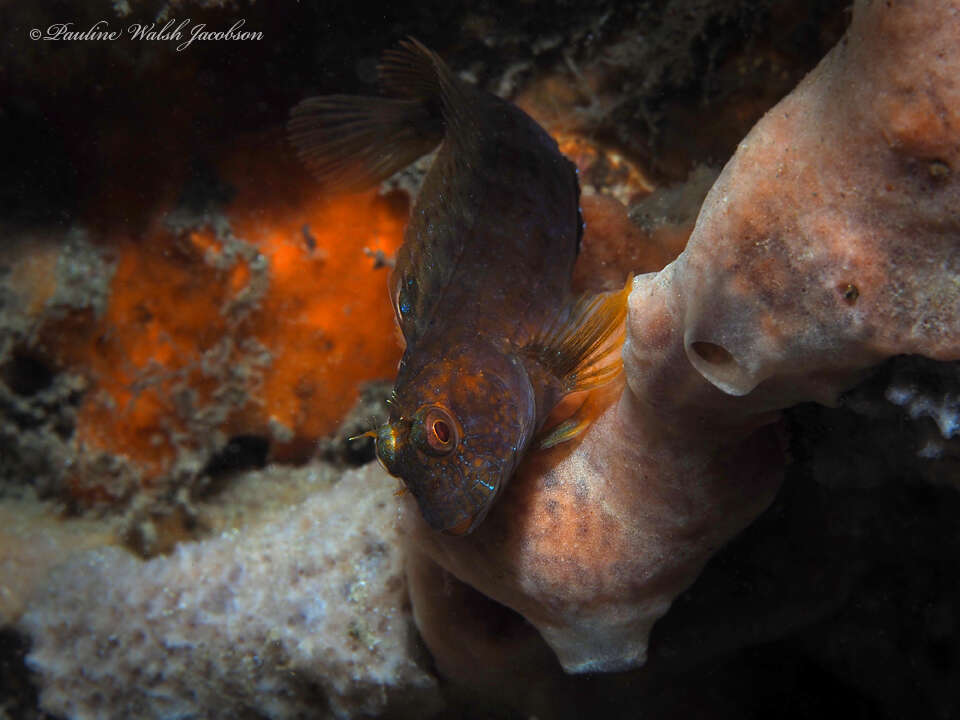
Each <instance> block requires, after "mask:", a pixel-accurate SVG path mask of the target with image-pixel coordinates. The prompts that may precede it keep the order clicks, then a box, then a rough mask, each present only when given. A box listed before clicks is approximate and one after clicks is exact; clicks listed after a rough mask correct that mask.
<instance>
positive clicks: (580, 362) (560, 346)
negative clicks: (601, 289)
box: [525, 276, 633, 393]
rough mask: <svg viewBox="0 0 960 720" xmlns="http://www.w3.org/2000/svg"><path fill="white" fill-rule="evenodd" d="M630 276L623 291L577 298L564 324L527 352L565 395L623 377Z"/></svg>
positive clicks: (559, 324) (553, 328)
mask: <svg viewBox="0 0 960 720" xmlns="http://www.w3.org/2000/svg"><path fill="white" fill-rule="evenodd" d="M632 286H633V276H631V277H630V278H629V279H628V280H627V282H626V284H625V285H624V286H623V289H622V290H619V291H616V292H611V293H601V294H598V295H592V296H583V297H580V298H578V299H576V300H575V301H574V302H573V304H572V307H571V308H570V311H569V313H568V314H567V319H566V321H565V322H561V323H558V324H556V325H554V326H553V327H550V328H548V329H547V330H546V331H545V332H544V333H542V334H541V335H540V336H538V337H537V338H535V339H534V341H533V342H532V343H530V345H529V346H527V348H526V349H525V350H526V352H527V353H528V354H529V355H531V356H533V357H534V358H535V359H536V360H537V361H539V362H540V363H541V364H542V365H543V366H544V367H546V368H547V369H548V370H550V372H552V373H553V374H554V375H555V376H556V377H557V378H558V379H559V380H560V382H561V386H562V388H563V391H564V393H571V392H578V391H580V390H590V389H592V388H595V387H599V386H600V385H604V384H606V383H608V382H610V381H611V380H613V379H614V378H616V377H617V375H619V374H620V371H621V369H622V366H623V363H622V361H621V358H620V355H619V352H618V351H619V350H620V347H621V345H622V344H623V338H624V324H623V323H624V320H625V318H626V316H627V298H628V296H629V295H630V289H631V288H632Z"/></svg>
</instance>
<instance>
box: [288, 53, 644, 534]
mask: <svg viewBox="0 0 960 720" xmlns="http://www.w3.org/2000/svg"><path fill="white" fill-rule="evenodd" d="M380 77H381V81H382V84H383V88H384V90H385V91H386V92H387V93H388V94H389V95H390V97H385V98H367V97H351V96H343V95H334V96H328V97H319V98H311V99H309V100H305V101H303V102H302V103H301V104H300V105H298V106H297V107H296V108H294V110H293V113H292V117H291V120H290V135H291V139H292V141H293V143H294V145H295V146H296V148H297V149H298V151H299V154H300V156H301V157H302V158H303V160H304V161H305V162H306V163H307V164H308V165H309V166H310V167H311V168H312V169H313V170H314V172H315V173H316V174H317V175H318V176H319V178H320V179H321V180H322V181H323V182H324V183H325V184H328V185H329V186H331V187H334V188H338V189H341V190H359V189H362V188H366V187H370V186H373V185H375V184H377V183H379V182H381V181H382V180H384V179H385V178H387V177H389V176H390V175H392V174H393V173H394V172H396V171H398V170H400V169H402V168H403V167H405V166H406V165H408V164H410V163H411V162H413V161H414V160H416V159H417V158H418V157H420V156H421V155H423V154H425V153H427V152H429V151H431V150H433V149H434V148H435V147H436V146H437V145H438V144H439V145H440V150H439V152H438V153H437V155H436V159H435V160H434V162H433V165H432V166H431V168H430V171H429V172H428V174H427V176H426V178H425V180H424V182H423V187H422V189H421V190H420V193H419V196H418V198H417V201H416V204H415V205H414V208H413V211H412V215H411V218H410V221H409V224H408V226H407V229H406V233H405V236H404V245H403V247H402V248H401V249H400V251H399V253H398V254H397V261H396V267H395V268H394V270H393V274H392V276H391V294H392V297H393V303H394V308H395V311H396V315H397V322H398V323H399V326H400V329H401V331H402V334H403V337H404V340H405V341H406V350H405V352H404V355H403V359H402V360H401V362H400V368H399V370H398V373H397V380H396V385H395V388H394V397H393V399H392V402H391V413H390V420H389V422H388V423H387V424H386V425H384V426H383V427H381V428H379V429H378V430H376V431H371V433H370V434H371V435H373V436H375V437H376V444H377V456H378V457H379V458H380V460H381V462H383V464H384V465H385V466H386V468H387V470H388V471H389V472H390V473H391V474H393V475H395V476H398V477H400V478H401V479H402V480H403V481H404V483H405V484H406V486H407V487H408V488H409V489H410V491H411V492H412V493H413V495H414V497H415V498H416V500H417V503H418V504H419V507H420V511H421V512H422V513H423V516H424V518H425V519H426V521H427V522H428V523H429V524H430V526H431V527H433V528H434V529H436V530H442V531H444V532H447V533H451V534H456V535H459V534H464V533H469V532H471V531H472V530H474V529H475V528H476V527H477V526H478V525H479V524H480V522H481V521H482V520H483V519H484V517H485V516H486V515H487V513H488V512H489V510H490V508H491V506H492V505H493V503H494V501H495V500H496V498H497V497H498V495H499V494H500V493H501V492H502V491H503V488H504V487H505V485H506V484H507V482H508V481H509V480H510V478H511V476H512V475H513V474H514V471H515V470H516V469H517V466H518V464H519V463H520V461H521V459H522V458H523V456H524V454H525V453H526V452H527V450H528V449H530V448H531V446H532V445H533V444H534V443H535V442H536V443H538V444H540V445H542V446H545V445H551V444H556V443H557V442H561V441H563V440H565V439H568V438H569V437H572V436H573V435H575V434H576V432H578V431H579V429H580V428H581V427H582V426H583V425H584V422H583V421H582V420H581V419H579V418H576V417H574V418H571V419H569V420H567V421H566V422H564V423H563V424H561V425H560V426H559V427H558V428H556V429H555V430H554V431H553V432H552V433H550V434H549V435H548V436H547V437H541V436H540V435H539V433H540V432H541V428H542V427H543V425H544V422H545V420H546V419H547V416H548V415H549V414H550V412H551V411H552V410H553V409H554V408H555V407H556V405H557V404H558V403H559V401H560V400H561V398H563V396H565V395H567V394H568V393H571V392H574V391H578V390H583V389H587V388H591V387H595V386H597V385H599V384H602V383H604V382H607V381H609V380H611V379H612V378H613V377H614V376H615V375H616V374H617V373H618V372H619V369H620V362H619V358H618V353H617V352H616V351H617V350H618V349H619V339H620V338H621V337H622V335H621V329H622V322H623V318H624V315H625V313H626V297H627V292H628V288H629V283H628V284H627V287H625V288H624V289H623V291H621V292H618V293H614V294H607V295H598V296H594V297H592V298H582V297H581V298H576V297H574V295H573V293H572V291H571V289H570V279H571V273H572V271H573V263H574V260H575V258H576V256H577V251H578V249H579V242H580V236H581V233H582V230H583V224H582V220H581V217H580V212H579V207H578V203H579V195H580V189H579V185H578V182H577V172H576V168H575V167H574V165H573V164H572V163H571V162H570V161H569V160H567V159H566V158H565V157H564V156H563V155H562V154H561V153H560V151H559V149H558V148H557V144H556V142H555V141H554V140H553V139H552V138H551V137H550V136H549V135H548V134H547V133H546V132H545V131H544V130H543V129H542V128H541V127H540V126H539V125H537V123H536V122H534V121H533V120H532V119H531V118H530V117H529V116H528V115H527V114H526V113H524V112H523V111H521V110H520V109H519V108H517V107H515V106H514V105H511V104H510V103H507V102H505V101H503V100H501V99H499V98H497V97H495V96H494V95H491V94H489V93H486V92H483V91H482V90H480V89H478V88H476V87H474V86H472V85H470V84H468V83H465V82H462V81H461V80H459V79H458V78H457V77H456V76H454V75H453V73H452V72H451V71H450V69H449V68H448V67H447V66H446V65H445V64H444V62H443V61H442V60H441V59H440V58H439V57H438V56H437V55H435V54H434V53H433V52H431V51H430V50H428V49H426V48H425V47H424V46H423V45H421V44H420V43H418V42H416V41H415V40H411V41H408V42H405V43H402V44H401V47H400V48H399V49H397V50H392V51H388V52H387V53H385V54H384V59H383V63H382V65H381V67H380Z"/></svg>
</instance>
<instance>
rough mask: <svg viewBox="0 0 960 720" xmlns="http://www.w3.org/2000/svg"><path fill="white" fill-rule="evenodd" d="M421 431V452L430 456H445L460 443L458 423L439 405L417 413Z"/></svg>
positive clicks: (425, 408) (429, 406) (430, 406)
mask: <svg viewBox="0 0 960 720" xmlns="http://www.w3.org/2000/svg"><path fill="white" fill-rule="evenodd" d="M417 415H418V416H420V422H421V423H422V425H421V427H422V429H423V439H424V447H423V450H424V451H426V452H428V453H430V454H431V455H446V454H447V453H449V452H452V451H453V449H454V448H456V447H457V444H458V443H459V442H460V423H459V422H457V419H456V418H455V417H454V416H453V414H452V413H450V411H448V410H447V409H446V408H444V407H441V406H440V405H428V406H426V407H423V408H421V409H420V411H419V412H418V413H417Z"/></svg>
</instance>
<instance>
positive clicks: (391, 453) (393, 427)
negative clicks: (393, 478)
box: [376, 421, 402, 475]
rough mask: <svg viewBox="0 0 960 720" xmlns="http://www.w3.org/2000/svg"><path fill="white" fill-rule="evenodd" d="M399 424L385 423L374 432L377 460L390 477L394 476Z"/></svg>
mask: <svg viewBox="0 0 960 720" xmlns="http://www.w3.org/2000/svg"><path fill="white" fill-rule="evenodd" d="M401 422H402V421H397V422H395V423H385V424H383V425H381V426H380V427H379V428H377V430H376V448H377V460H378V461H379V462H380V464H381V465H382V466H383V468H384V470H386V471H387V472H388V473H390V474H391V475H394V474H395V472H394V470H393V468H394V467H396V462H397V450H398V448H399V445H400V442H399V436H400V427H399V426H400V424H401Z"/></svg>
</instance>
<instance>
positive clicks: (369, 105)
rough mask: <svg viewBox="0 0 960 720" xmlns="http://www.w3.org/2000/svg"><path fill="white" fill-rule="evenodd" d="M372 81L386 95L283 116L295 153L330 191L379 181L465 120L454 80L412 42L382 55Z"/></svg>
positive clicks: (309, 104)
mask: <svg viewBox="0 0 960 720" xmlns="http://www.w3.org/2000/svg"><path fill="white" fill-rule="evenodd" d="M380 80H381V84H382V86H383V89H384V91H385V92H386V93H387V94H389V95H391V96H392V97H386V98H374V97H354V96H348V95H329V96H325V97H315V98H309V99H307V100H304V101H303V102H301V103H300V104H299V105H297V106H296V107H295V108H293V110H292V111H291V113H290V121H289V123H288V125H287V129H288V132H289V135H290V140H291V142H292V143H293V145H294V147H295V148H296V150H297V154H298V155H299V156H300V158H301V160H303V162H304V163H305V164H306V165H307V167H309V168H310V170H312V171H313V173H314V174H315V175H316V176H317V178H318V179H319V180H320V181H321V182H322V183H323V184H325V185H328V186H329V187H330V188H332V189H336V190H339V191H342V192H355V191H359V190H364V189H366V188H369V187H372V186H375V185H377V184H379V183H380V182H382V181H383V180H386V179H387V178H388V177H390V176H391V175H393V174H394V173H395V172H397V171H398V170H402V169H403V168H404V167H406V166H407V165H409V164H410V163H412V162H414V161H415V160H416V159H417V158H419V157H420V156H422V155H425V154H427V153H428V152H430V151H431V150H433V149H434V148H435V147H436V146H437V145H438V144H439V143H440V141H441V140H443V137H444V133H445V131H446V129H447V128H448V127H449V126H454V125H460V124H463V123H465V122H466V121H467V103H466V102H465V101H464V99H463V96H462V93H463V88H462V86H461V85H460V82H459V81H458V80H457V79H456V77H455V76H454V75H453V73H451V72H450V69H449V68H448V67H447V66H446V64H445V63H444V62H443V60H441V59H440V58H439V57H438V56H437V55H436V54H435V53H433V52H431V51H430V50H428V49H427V48H425V47H424V46H423V45H421V44H420V43H419V42H417V41H416V40H413V39H410V40H408V41H405V42H402V43H400V47H399V48H398V49H395V50H388V51H387V52H385V53H384V56H383V62H382V63H381V65H380Z"/></svg>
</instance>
